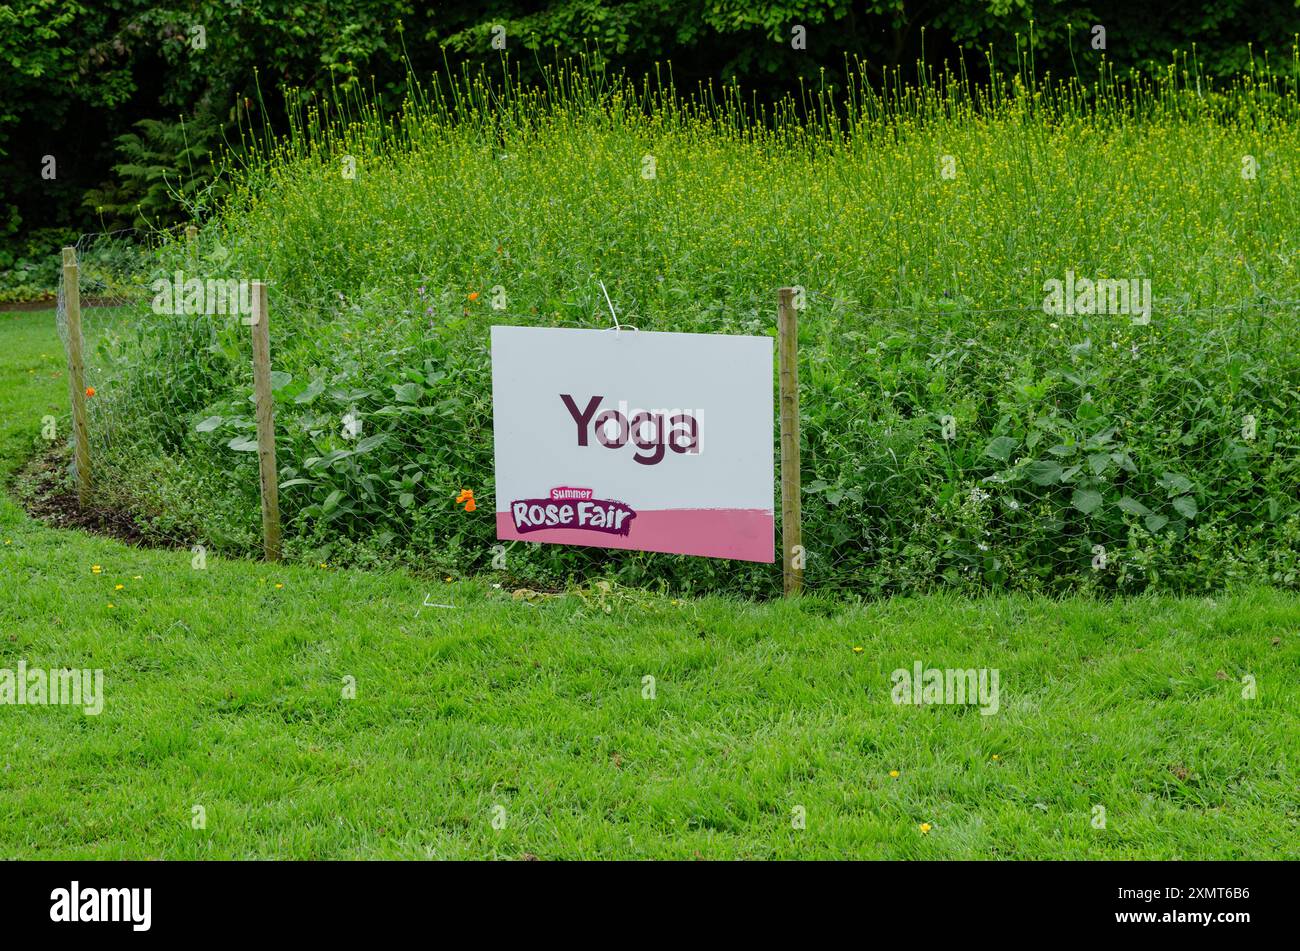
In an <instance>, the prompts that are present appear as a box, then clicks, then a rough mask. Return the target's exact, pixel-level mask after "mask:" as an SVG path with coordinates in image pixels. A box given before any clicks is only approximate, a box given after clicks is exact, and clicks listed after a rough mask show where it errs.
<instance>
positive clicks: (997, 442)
mask: <svg viewBox="0 0 1300 951" xmlns="http://www.w3.org/2000/svg"><path fill="white" fill-rule="evenodd" d="M1018 445H1020V441H1019V440H1018V439H1014V438H1012V437H1011V436H997V437H995V438H994V439H992V440H990V442H989V444H988V445H987V446H985V447H984V455H986V456H988V457H989V458H991V459H996V460H997V461H998V462H1006V461H1007V460H1008V459H1010V458H1011V453H1013V452H1014V451H1015V448H1016V446H1018Z"/></svg>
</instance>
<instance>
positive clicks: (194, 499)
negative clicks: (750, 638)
mask: <svg viewBox="0 0 1300 951" xmlns="http://www.w3.org/2000/svg"><path fill="white" fill-rule="evenodd" d="M131 238H138V236H134V235H100V236H88V237H86V238H83V239H82V241H81V242H79V243H78V246H77V250H78V253H79V256H80V259H81V262H82V266H81V271H80V280H79V294H80V297H81V299H82V300H83V301H86V302H88V303H89V304H91V305H92V306H88V307H86V308H85V310H84V311H83V318H82V325H83V334H84V337H85V340H86V347H85V364H86V365H85V393H86V397H87V398H86V406H87V411H88V428H89V434H90V446H91V456H92V459H93V472H94V504H96V505H98V506H103V507H106V508H109V509H114V510H118V511H122V512H127V513H130V516H131V518H132V519H133V520H134V522H135V523H136V524H137V526H138V527H139V528H140V530H141V532H142V533H144V534H145V535H147V536H150V537H153V538H155V539H157V540H159V541H163V542H167V543H171V544H178V545H185V546H201V549H202V550H205V551H207V550H213V549H216V550H220V551H229V552H233V553H241V554H253V553H256V552H258V551H259V550H260V548H261V530H262V526H261V523H260V511H261V500H260V493H259V478H258V441H257V423H256V413H255V403H254V398H253V361H252V347H251V333H250V320H251V282H252V281H253V280H254V279H258V278H260V277H262V275H249V274H243V273H239V271H238V270H237V268H236V267H235V266H234V265H233V263H232V264H230V265H229V266H225V264H224V262H227V261H233V256H231V255H229V253H228V252H225V250H224V249H223V248H222V247H221V245H220V241H221V238H220V236H219V235H217V234H210V235H209V234H204V235H199V236H196V237H193V238H190V239H186V238H184V237H182V236H180V235H179V234H178V235H163V236H161V237H160V238H159V239H158V240H156V241H155V245H156V247H154V248H153V249H152V250H151V251H150V252H149V255H148V256H143V255H142V254H141V253H140V252H139V251H138V250H133V249H132V248H133V245H132V244H130V243H129V242H128V240H127V239H131ZM65 291H66V289H64V288H61V289H60V294H59V311H58V313H59V327H60V331H61V333H63V334H64V338H65V344H66V293H65ZM801 291H802V289H801ZM491 294H492V292H491V291H486V292H482V293H476V292H470V293H469V294H468V295H466V294H463V293H459V292H457V291H455V290H453V289H451V288H447V287H444V286H440V284H439V281H438V279H437V277H436V276H432V275H424V276H421V275H412V277H411V281H410V285H409V286H407V287H402V288H389V289H385V290H384V291H382V292H381V291H376V292H375V293H374V294H373V295H372V296H369V297H367V296H366V295H356V294H347V293H343V292H334V293H333V295H332V296H328V297H326V296H324V295H322V296H320V297H318V298H316V299H303V298H299V297H295V296H294V295H292V294H290V293H289V292H287V291H286V290H284V289H283V288H281V287H279V286H277V285H276V284H275V283H272V284H271V287H270V294H269V300H270V315H269V320H270V338H271V376H270V383H271V390H272V393H273V396H274V408H275V417H276V418H275V452H276V457H277V485H278V488H279V496H280V508H281V514H282V518H283V532H284V546H285V552H286V556H287V557H290V558H294V559H311V560H313V561H319V562H321V563H324V564H361V565H390V564H401V565H405V566H408V567H412V568H415V569H418V570H427V571H436V572H439V573H448V574H458V575H459V574H468V573H472V572H484V571H499V572H501V573H502V577H503V578H505V579H509V582H510V583H512V584H534V585H538V586H541V585H547V584H551V585H555V584H563V583H565V582H570V581H574V580H579V581H581V580H589V579H591V578H594V577H613V578H616V579H618V580H620V581H625V582H628V583H637V584H664V585H667V586H670V587H672V588H673V589H675V590H692V591H735V592H744V593H758V594H771V593H775V592H778V591H779V590H780V588H781V565H780V564H779V563H778V564H776V565H755V564H740V563H734V562H713V561H708V560H702V559H691V558H687V557H685V556H671V555H661V554H648V553H635V552H622V551H617V552H615V551H608V550H602V549H583V548H568V547H562V546H544V545H536V544H530V543H526V542H500V541H498V540H497V539H496V537H495V523H494V521H493V511H494V504H493V455H492V437H491V433H492V416H491V413H492V409H491V383H490V380H491V376H490V365H489V352H488V340H487V327H488V325H489V324H491V323H530V324H537V323H544V322H545V316H544V314H543V312H544V311H545V302H543V301H540V300H538V301H528V300H513V301H510V302H509V303H508V304H506V305H505V306H501V307H497V306H496V302H495V301H493V300H492V299H491ZM582 294H583V295H584V297H583V300H584V301H587V300H588V299H589V302H590V305H591V307H590V312H591V313H592V314H593V318H592V321H593V322H592V324H591V326H603V325H604V322H607V316H608V315H605V316H604V317H602V316H601V311H602V308H603V303H604V301H603V300H602V298H601V296H600V295H601V291H600V289H599V288H597V287H595V286H593V287H591V288H584V289H583V290H582ZM1135 294H1138V296H1140V293H1139V291H1137V290H1135ZM1148 294H1149V291H1148ZM1135 299H1136V298H1135ZM801 301H802V303H803V309H802V311H801V316H800V322H801V326H800V357H799V359H800V395H801V402H802V409H801V430H802V433H801V452H802V465H801V475H802V503H803V551H802V552H800V553H798V556H797V557H799V558H801V559H802V561H803V563H804V568H805V587H806V590H809V591H813V592H828V593H832V592H833V593H837V594H847V595H868V596H874V595H886V594H891V593H898V592H911V591H919V590H927V589H932V588H936V587H952V588H957V589H962V590H1004V589H1016V590H1032V591H1044V592H1058V591H1065V590H1097V591H1118V592H1130V591H1143V590H1150V589H1156V590H1179V591H1186V590H1208V589H1212V588H1214V587H1216V586H1220V585H1225V584H1230V583H1233V582H1235V581H1241V580H1255V581H1267V582H1270V583H1274V584H1280V585H1284V586H1294V585H1295V584H1296V583H1297V577H1298V573H1300V514H1297V513H1298V511H1300V497H1298V495H1300V463H1298V462H1297V452H1296V450H1297V448H1300V437H1298V435H1297V433H1298V431H1300V430H1298V427H1297V422H1298V421H1300V363H1298V362H1297V359H1296V355H1295V353H1294V349H1293V348H1292V347H1290V346H1288V345H1287V343H1286V341H1287V339H1288V338H1289V336H1291V335H1292V334H1293V328H1294V327H1295V325H1296V324H1295V320H1296V315H1297V311H1300V301H1295V300H1278V299H1273V298H1270V297H1267V296H1265V295H1261V296H1260V297H1258V298H1256V299H1252V300H1245V301H1237V302H1232V303H1229V304H1215V305H1214V306H1196V304H1195V302H1192V301H1188V300H1178V299H1156V300H1154V301H1152V300H1151V299H1150V298H1149V297H1148V298H1147V301H1146V304H1147V305H1149V306H1148V307H1147V312H1146V313H1145V314H1143V313H1142V308H1140V307H1129V308H1128V309H1127V311H1126V312H1119V313H1115V312H1111V311H1110V310H1106V311H1105V312H1101V311H1099V310H1098V309H1097V308H1096V307H1094V308H1093V310H1092V312H1085V313H1074V314H1067V313H1065V312H1064V311H1062V312H1061V313H1056V312H1054V311H1053V310H1052V305H1051V302H1050V301H1049V300H1045V299H1044V298H1041V297H1040V298H1038V299H1035V300H1028V301H1026V302H1025V303H1024V304H1023V305H1022V306H1015V307H1009V306H998V307H993V308H987V309H980V308H978V307H976V306H974V305H973V304H972V303H971V302H968V301H959V300H952V301H944V302H941V304H940V305H939V306H937V307H936V306H933V305H929V306H924V305H920V304H918V305H917V306H912V307H906V306H900V307H896V308H885V307H879V306H875V307H872V308H870V309H869V311H868V312H866V313H865V314H864V313H862V312H861V310H860V308H859V306H858V305H857V304H856V303H855V302H853V301H846V300H842V299H837V298H835V297H834V296H833V295H829V294H819V293H818V292H817V291H815V290H812V291H808V292H807V293H806V296H804V297H802V298H801ZM731 306H732V310H733V312H734V313H737V314H739V315H740V316H739V317H738V318H734V319H731V320H729V321H728V322H727V324H726V326H722V327H719V328H718V329H719V331H720V332H721V331H728V332H753V333H774V332H775V313H776V291H775V288H771V289H762V290H761V291H755V292H754V294H753V296H752V298H751V299H748V300H742V301H733V302H732V304H731ZM1067 306H1068V305H1067ZM849 312H853V313H854V315H855V317H854V320H853V321H852V322H848V321H845V320H844V319H843V315H844V314H846V313H849ZM656 329H657V328H656ZM665 329H666V328H665ZM773 479H774V484H776V479H777V473H776V472H774V473H773ZM776 508H777V511H778V514H779V510H780V502H779V499H777V500H776ZM779 531H780V529H779V525H778V538H779ZM778 547H779V543H778Z"/></svg>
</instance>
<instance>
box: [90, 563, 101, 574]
mask: <svg viewBox="0 0 1300 951" xmlns="http://www.w3.org/2000/svg"><path fill="white" fill-rule="evenodd" d="M90 570H91V571H93V572H94V573H95V574H99V573H100V572H101V571H103V570H104V569H102V568H100V567H99V565H91V566H90Z"/></svg>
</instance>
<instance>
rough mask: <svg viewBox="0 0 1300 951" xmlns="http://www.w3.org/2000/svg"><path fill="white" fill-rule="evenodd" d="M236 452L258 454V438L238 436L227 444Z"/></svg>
mask: <svg viewBox="0 0 1300 951" xmlns="http://www.w3.org/2000/svg"><path fill="white" fill-rule="evenodd" d="M226 445H227V446H229V447H230V448H231V449H233V450H235V452H257V437H255V436H236V437H235V438H234V439H232V440H230V442H228V443H226Z"/></svg>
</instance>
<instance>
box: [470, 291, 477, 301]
mask: <svg viewBox="0 0 1300 951" xmlns="http://www.w3.org/2000/svg"><path fill="white" fill-rule="evenodd" d="M469 299H470V300H478V291H470V292H469Z"/></svg>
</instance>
